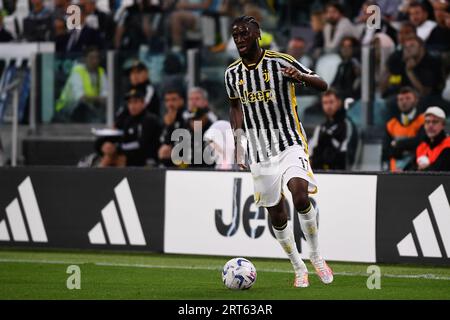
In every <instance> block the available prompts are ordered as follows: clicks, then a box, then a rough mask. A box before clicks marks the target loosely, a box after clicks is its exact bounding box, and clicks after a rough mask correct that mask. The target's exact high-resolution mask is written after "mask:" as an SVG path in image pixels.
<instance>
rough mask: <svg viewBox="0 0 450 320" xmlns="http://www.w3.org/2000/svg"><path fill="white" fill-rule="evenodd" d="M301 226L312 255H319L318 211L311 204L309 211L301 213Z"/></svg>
mask: <svg viewBox="0 0 450 320" xmlns="http://www.w3.org/2000/svg"><path fill="white" fill-rule="evenodd" d="M298 215H299V218H300V226H301V228H302V231H303V234H304V235H305V237H306V242H307V243H308V245H309V248H310V251H311V255H314V256H318V255H319V232H318V230H317V219H316V215H317V214H316V209H314V206H313V205H312V203H310V207H309V209H308V210H307V211H306V212H305V213H299V214H298Z"/></svg>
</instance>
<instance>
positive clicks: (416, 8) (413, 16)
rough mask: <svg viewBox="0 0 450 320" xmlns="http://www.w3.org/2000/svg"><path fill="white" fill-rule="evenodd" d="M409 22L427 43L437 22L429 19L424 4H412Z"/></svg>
mask: <svg viewBox="0 0 450 320" xmlns="http://www.w3.org/2000/svg"><path fill="white" fill-rule="evenodd" d="M408 15H409V21H410V22H411V23H412V24H413V25H414V26H415V27H416V29H417V35H418V36H419V38H420V39H422V40H423V41H427V39H428V37H429V36H430V34H431V31H433V29H434V28H435V27H436V25H437V24H436V22H435V21H433V20H429V19H428V10H427V7H426V6H425V4H424V3H423V2H412V3H410V4H409V8H408Z"/></svg>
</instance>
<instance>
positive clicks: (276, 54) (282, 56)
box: [266, 50, 297, 62]
mask: <svg viewBox="0 0 450 320" xmlns="http://www.w3.org/2000/svg"><path fill="white" fill-rule="evenodd" d="M266 57H268V58H279V59H283V60H286V61H288V62H297V60H295V58H294V57H293V56H291V55H290V54H287V53H283V52H278V51H273V50H267V51H266Z"/></svg>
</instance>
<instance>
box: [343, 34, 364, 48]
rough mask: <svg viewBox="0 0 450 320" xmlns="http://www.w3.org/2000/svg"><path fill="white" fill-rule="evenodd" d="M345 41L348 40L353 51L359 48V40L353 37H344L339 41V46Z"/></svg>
mask: <svg viewBox="0 0 450 320" xmlns="http://www.w3.org/2000/svg"><path fill="white" fill-rule="evenodd" d="M347 40H349V41H350V42H351V43H352V47H353V49H356V48H358V47H359V44H360V43H359V40H358V39H356V38H355V37H353V36H345V37H343V38H342V40H341V43H340V45H342V44H343V43H344V41H347Z"/></svg>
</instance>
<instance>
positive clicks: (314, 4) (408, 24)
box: [0, 0, 450, 171]
mask: <svg viewBox="0 0 450 320" xmlns="http://www.w3.org/2000/svg"><path fill="white" fill-rule="evenodd" d="M20 2H21V1H6V0H4V1H1V4H2V11H1V14H0V42H36V41H52V42H54V43H55V50H56V53H57V55H58V56H59V57H64V58H67V57H71V59H73V60H74V61H76V62H75V63H73V66H72V67H71V69H70V72H69V73H68V74H67V75H66V76H64V77H62V79H60V80H59V82H60V84H59V88H57V90H55V91H56V93H55V94H56V95H57V96H55V110H54V117H53V121H54V122H92V123H99V122H104V121H105V108H106V99H107V96H108V95H109V94H111V92H110V90H109V88H108V81H106V79H107V77H108V74H107V72H108V70H106V66H105V58H104V56H105V54H104V53H105V51H106V50H118V51H119V52H123V53H124V55H125V56H126V59H124V60H125V62H124V68H123V79H122V81H121V86H120V91H121V99H119V102H118V103H117V106H116V110H117V114H116V118H115V128H116V129H118V130H121V131H122V132H123V135H122V136H121V137H120V138H117V137H116V136H114V137H101V138H98V140H97V142H96V148H95V149H96V152H95V153H94V154H93V155H91V156H90V157H88V158H86V159H83V161H81V162H80V165H85V166H126V165H129V166H131V165H133V166H144V165H149V166H166V167H167V166H169V167H170V166H179V167H187V166H217V167H219V166H218V165H216V164H211V163H210V162H209V161H202V162H200V163H197V164H191V165H188V164H187V163H186V162H185V161H179V162H175V163H174V162H173V161H172V159H171V153H172V150H173V149H174V148H175V147H176V142H174V141H172V140H171V134H172V133H173V132H174V130H175V129H178V128H186V129H187V130H189V131H190V132H192V134H194V133H195V132H196V131H197V130H199V129H200V130H201V132H202V134H203V135H204V137H205V138H206V139H205V141H207V142H204V144H205V145H204V146H203V148H205V147H206V145H207V144H208V143H209V142H212V145H213V147H214V150H215V151H216V153H220V150H222V151H223V150H228V149H229V148H230V146H224V145H220V143H219V142H218V141H215V139H214V137H213V136H211V131H209V132H208V129H210V128H216V129H218V130H222V131H223V132H224V131H226V129H229V123H227V122H226V121H222V120H219V119H221V118H223V119H225V120H226V119H227V101H226V100H225V99H222V101H221V100H218V99H215V97H216V91H214V90H210V89H211V88H210V87H211V86H210V87H208V86H203V84H202V82H201V80H200V86H201V87H195V88H190V89H189V90H187V89H188V88H187V85H186V77H185V73H186V71H185V70H186V61H187V59H186V50H187V49H188V48H199V49H200V50H201V51H200V52H201V57H202V58H201V61H203V60H204V59H205V60H207V59H208V58H209V57H212V56H220V57H224V59H223V60H220V61H223V65H222V66H221V67H222V69H223V70H224V69H225V67H226V64H227V63H230V62H232V61H233V60H234V59H236V58H237V57H238V53H237V49H236V47H235V46H234V42H233V40H232V38H231V37H230V32H229V30H228V29H229V26H230V23H231V22H232V21H233V19H234V18H236V17H238V16H240V15H242V14H246V15H252V16H254V17H255V18H256V19H257V20H258V22H259V23H260V24H261V27H262V30H263V32H262V35H261V39H260V44H261V46H262V47H263V48H266V49H273V50H279V51H282V52H287V53H289V54H290V55H292V56H293V57H294V58H295V59H297V60H298V61H300V62H301V63H302V64H303V65H305V66H306V67H308V68H311V69H313V70H316V71H317V72H318V73H320V71H323V70H325V71H324V72H326V73H327V76H328V77H329V79H328V80H329V83H330V85H331V88H330V90H328V91H327V92H325V93H324V94H323V95H321V96H319V95H318V94H317V92H314V91H313V90H311V89H308V88H299V90H298V92H297V95H298V99H299V106H300V108H303V110H301V111H300V112H301V121H302V122H303V123H304V125H306V126H308V125H309V124H313V127H312V128H311V130H310V132H313V134H312V135H311V137H310V144H311V146H310V153H311V163H312V166H313V168H314V169H323V170H329V169H340V170H346V169H352V166H353V165H354V164H355V161H356V156H355V154H356V153H357V149H358V144H359V140H360V132H361V129H360V127H361V123H362V119H361V118H362V116H361V113H362V103H361V83H362V76H363V74H364V73H365V72H367V70H363V69H362V61H361V52H362V48H363V47H364V46H371V47H372V48H373V55H374V67H373V69H374V71H373V75H374V80H375V81H374V99H373V100H374V101H373V108H372V110H373V114H372V119H373V125H374V126H375V127H376V128H378V129H381V130H383V131H385V133H384V141H383V152H382V163H383V169H384V170H391V171H402V170H438V171H439V170H449V167H448V166H449V161H448V153H449V150H450V140H449V138H448V136H447V134H446V132H445V124H446V123H448V120H449V116H450V108H449V105H450V55H449V53H450V5H449V2H448V0H422V1H412V0H389V1H387V0H365V1H364V0H352V1H343V0H342V1H331V2H329V1H321V0H314V1H313V0H308V1H307V0H305V1H282V0H278V1H277V0H272V1H268V0H267V1H265V0H259V1H245V0H178V1H177V0H164V1H158V0H134V1H133V0H129V1H125V0H122V1H118V0H115V1H114V0H109V1H106V0H105V1H94V0H73V1H70V0H55V1H48V0H47V1H46V0H30V1H27V2H28V4H29V6H28V8H29V12H21V10H22V11H23V9H21V8H22V7H21V6H20V5H19V3H20ZM71 4H77V5H78V6H79V7H80V9H81V17H80V24H81V25H80V28H76V29H74V30H68V29H67V27H66V20H67V18H68V15H67V14H66V10H67V8H68V7H69V6H70V5H71ZM372 5H377V6H378V8H379V9H380V12H381V17H382V19H381V23H380V26H379V28H376V29H373V28H368V27H367V24H368V23H370V22H371V21H372V13H373V11H370V8H372V7H371V6H372ZM142 47H145V48H147V50H148V51H149V52H151V53H154V54H158V55H161V56H163V57H164V59H163V60H162V65H163V67H162V70H163V71H162V76H161V77H159V79H158V81H152V77H153V75H155V74H156V73H157V72H156V71H155V70H153V69H152V65H150V64H149V63H147V62H146V61H143V60H142V59H140V54H139V53H140V52H141V51H142ZM222 76H223V74H220V75H219V77H222ZM122 84H123V85H122ZM217 86H219V88H216V89H215V90H225V89H224V87H223V83H219V84H218V85H217V84H216V87H217ZM223 97H225V96H223ZM195 120H197V121H198V122H199V123H200V127H196V126H194V123H195ZM314 125H315V126H316V127H315V128H314ZM203 148H202V149H203ZM195 149H196V148H195V146H194V145H193V146H192V148H191V150H195ZM192 152H194V151H192ZM190 157H191V158H193V157H194V154H191V155H190ZM183 159H185V158H183ZM222 160H224V161H218V162H221V165H220V168H225V169H229V168H232V165H231V163H230V162H231V161H230V159H228V158H227V159H222ZM225 160H226V161H225ZM188 162H189V161H188ZM224 162H225V164H224Z"/></svg>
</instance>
